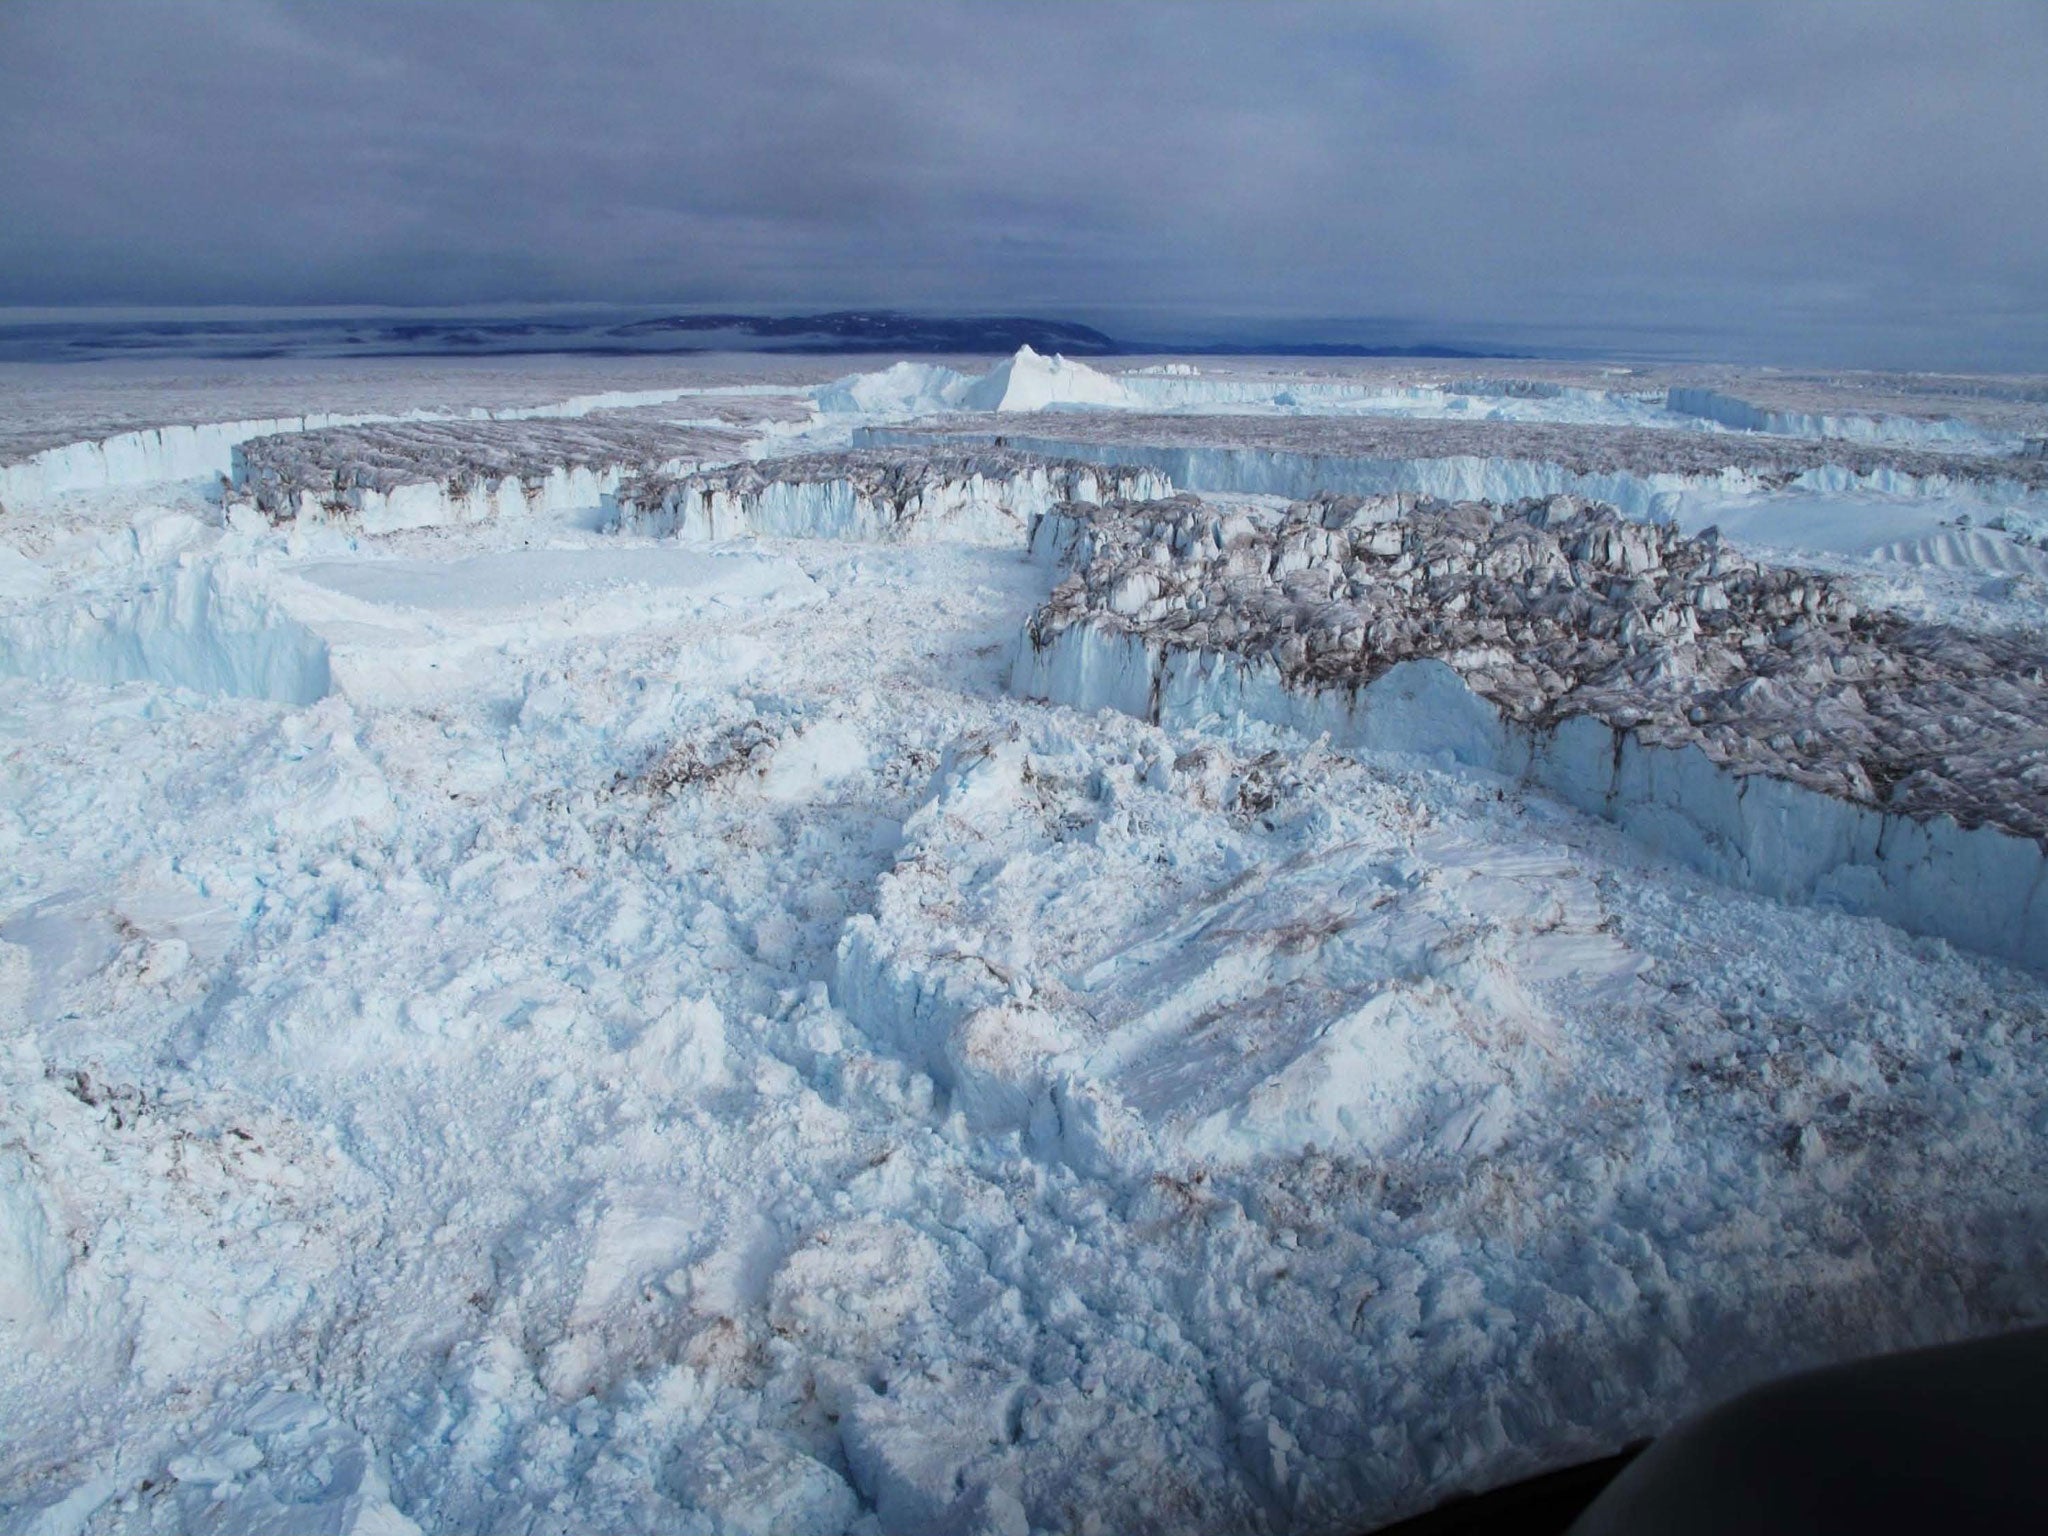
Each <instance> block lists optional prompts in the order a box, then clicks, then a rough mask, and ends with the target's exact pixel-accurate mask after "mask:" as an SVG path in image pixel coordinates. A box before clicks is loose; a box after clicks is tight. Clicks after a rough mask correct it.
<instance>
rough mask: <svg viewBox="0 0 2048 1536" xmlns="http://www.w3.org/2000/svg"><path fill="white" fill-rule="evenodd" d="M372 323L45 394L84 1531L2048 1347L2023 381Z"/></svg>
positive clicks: (904, 1460) (23, 883) (809, 1506)
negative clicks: (259, 360)
mask: <svg viewBox="0 0 2048 1536" xmlns="http://www.w3.org/2000/svg"><path fill="white" fill-rule="evenodd" d="M294 366H295V368H296V369H297V370H299V371H297V372H294V373H293V374H292V375H291V376H290V377H289V378H285V377H283V376H279V377H276V378H273V377H271V376H269V375H265V374H260V373H259V374H245V373H240V372H234V371H218V372H207V371H206V370H203V369H197V368H195V369H194V370H193V371H192V373H191V375H190V377H186V376H184V375H181V376H180V377H179V378H178V379H176V380H171V379H168V378H165V379H158V380H156V381H155V382H151V381H150V380H148V379H143V380H141V381H140V382H137V380H136V379H135V378H131V377H130V376H129V375H128V374H126V373H123V372H120V371H119V370H115V369H113V368H111V367H109V368H107V369H104V370H102V369H101V368H100V367H99V365H74V366H73V367H70V368H67V369H62V370H54V369H52V370H45V371H43V372H40V373H38V372H34V371H33V370H27V371H24V370H15V371H14V372H12V373H9V374H8V375H7V376H6V377H5V378H4V379H0V404H4V405H5V407H6V410H7V412H8V413H9V414H8V417H7V419H6V420H5V421H0V445H6V444H19V445H22V446H21V447H20V448H19V450H18V451H17V450H16V449H15V448H12V447H9V448H6V449H5V452H4V453H0V457H6V458H7V460H8V464H7V468H6V469H5V471H4V473H5V474H6V475H7V476H8V477H9V478H7V479H6V480H5V482H4V484H0V764H4V767H0V1400H4V1401H5V1402H6V1403H7V1405H8V1411H7V1415H6V1420H7V1422H6V1426H5V1428H4V1429H0V1526H4V1527H6V1528H8V1529H16V1528H20V1529H29V1530H38V1531H52V1532H86V1531H91V1532H131V1531H132V1532H138V1533H140V1532H145V1531H160V1530H166V1529H180V1530H182V1529H205V1530H217V1531H223V1532H236V1531H239V1532H257V1531H285V1530H291V1531H298V1530H317V1531H332V1532H354V1533H386V1536H399V1533H403V1532H406V1531H411V1530H434V1529H446V1528H464V1529H467V1528H479V1529H481V1528H491V1529H496V1528H514V1529H535V1528H542V1527H548V1526H552V1525H557V1524H572V1525H577V1526H586V1527H593V1528H608V1529H609V1528H618V1529H631V1528H650V1529H664V1530H677V1531H686V1532H705V1533H712V1532H728V1531H757V1532H764V1533H767V1532H775V1533H782V1532H796V1531H810V1532H820V1533H836V1532H847V1533H857V1536H879V1533H894V1532H908V1533H925V1532H934V1533H936V1532H968V1531H1003V1532H1020V1531H1048V1532H1049V1531H1087V1530H1101V1531H1113V1530H1126V1529H1151V1528H1159V1527H1161V1526H1166V1525H1170V1526H1172V1527H1173V1528H1176V1529H1182V1530H1190V1531H1217V1532H1222V1531H1231V1532H1244V1531H1264V1532H1275V1533H1278V1532H1287V1531H1321V1530H1345V1529H1363V1528H1367V1527H1369V1526H1371V1525H1372V1524H1374V1523H1376V1522H1379V1521H1383V1520H1387V1519H1392V1518H1395V1517H1397V1516H1399V1515H1402V1514H1405V1513H1409V1512H1412V1511H1416V1510H1420V1509H1424V1508H1428V1507H1431V1506H1433V1505H1435V1504H1437V1503H1440V1502H1441V1501H1443V1500H1444V1499H1445V1498H1447V1497H1449V1496H1451V1495H1453V1494H1455V1493H1457V1492H1460V1491H1464V1490H1470V1489H1475V1488H1483V1487H1486V1486H1490V1485H1493V1484H1496V1483H1499V1482H1501V1481H1504V1480H1507V1479H1510V1478H1513V1477H1516V1476H1520V1475H1523V1474H1526V1473H1529V1472H1533V1471H1537V1470H1541V1469H1543V1468H1546V1467H1551V1466H1556V1465H1560V1464H1563V1463H1566V1462H1570V1461H1573V1460H1577V1459H1582V1458H1584V1457H1587V1456H1591V1455H1595V1454H1599V1453H1602V1452H1605V1451H1609V1450H1612V1449H1614V1448H1616V1447H1618V1446H1620V1445H1623V1444H1625V1443H1627V1442H1629V1441H1631V1440H1634V1439H1637V1438H1640V1437H1641V1436H1643V1435H1645V1434H1650V1433H1654V1432H1656V1431H1658V1430H1659V1429H1661V1428H1662V1427H1664V1426H1665V1425H1667V1424H1669V1423H1671V1422H1672V1421H1673V1420H1674V1419H1675V1418H1677V1417H1679V1416H1681V1415H1683V1414H1685V1413H1687V1412H1689V1411H1690V1410H1692V1409H1693V1408H1695V1407H1697V1406H1699V1405H1701V1404H1703V1403H1705V1402H1707V1401H1710V1400H1712V1399H1713V1398H1715V1397H1717V1396H1719V1395H1721V1394H1723V1393H1726V1392H1728V1391H1730V1390H1733V1389H1736V1388H1739V1387H1741V1386H1744V1385H1746V1384H1748V1383H1750V1382H1752V1381H1755V1380H1757V1379H1759V1378H1761V1377H1763V1376H1766V1375H1768V1374H1771V1373H1774V1372H1777V1371H1781V1370H1784V1369H1787V1368H1790V1367H1792V1366H1795V1365H1799V1364H1805V1363H1810V1362H1819V1361H1824V1360H1831V1359H1839V1358H1843V1357H1846V1356H1850V1355H1855V1354H1860V1353H1864V1352H1868V1351H1870V1350H1873V1349H1877V1348H1882V1347H1886V1346H1889V1345H1895V1344H1907V1343H1914V1342H1933V1341H1936V1340H1942V1339H1950V1338H1957V1337H1961V1336H1964V1335H1968V1334H1972V1333H1976V1332H1981V1331H1985V1330H1988V1329H1992V1328H1997V1327H2005V1326H2010V1325H2013V1324H2015V1323H2018V1322H2023V1321H2033V1320H2039V1319H2041V1318H2043V1317H2044V1316H2048V1207H2044V1205H2043V1201H2042V1198H2041V1194H2040V1191H2039V1180H2038V1177H2037V1176H2036V1170H2037V1169H2038V1168H2039V1166H2040V1165H2041V1162H2042V1160H2043V1157H2044V1155H2048V1118H2044V1117H2043V1115H2042V1112H2041V1104H2042V1102H2043V1094H2044V1091H2048V977H2044V976H2043V974H2042V971H2041V967H2040V956H2041V954H2042V953H2043V949H2044V943H2048V941H2044V937H2043V931H2042V926H2041V925H2042V922H2043V905H2042V904H2043V896H2042V888H2041V877H2040V872H2039V867H2040V862H2041V846H2042V845H2041V842H2040V841H2039V835H2038V834H2039V827H2038V826H2037V825H2036V822H2035V820H2034V819H2033V818H2034V816H2035V812H2036V810H2037V809H2038V807H2039V805H2040V803H2041V797H2042V796H2043V795H2044V794H2048V782H2044V781H2043V779H2042V777H2041V768H2040V764H2039V762H2038V760H2037V759H2038V757H2039V753H2040V751H2041V750H2042V747H2043V744H2042V743H2041V742H2040V740H2039V739H2038V733H2037V723H2038V722H2037V716H2036V715H2035V714H2034V713H2032V702H2031V701H2032V700H2033V698H2034V696H2035V695H2036V694H2037V693H2038V691H2039V689H2040V687H2041V686H2042V684H2041V679H2040V677H2039V675H2038V668H2036V669H2035V670H2034V671H2033V672H2031V673H2030V672H2029V670H2028V668H2029V666H2031V665H2032V663H2030V662H2029V661H2028V659H2027V658H2029V657H2031V656H2034V655H2035V654H2037V653H2038V651H2039V650H2040V648H2041V646H2042V643H2043V641H2042V635H2043V632H2044V629H2048V588H2044V586H2043V584H2042V571H2041V568H2040V565H2039V561H2038V558H2037V557H2039V556H2040V554H2041V550H2042V547H2043V545H2042V538H2041V530H2042V528H2044V527H2048V513H2044V512H2043V510H2042V505H2043V488H2044V485H2048V481H2044V479H2043V473H2044V472H2043V470H2042V469H2041V464H2040V461H2038V460H2035V459H2030V458H2029V457H2027V456H2026V455H2025V454H2024V453H2021V452H2013V451H2008V448H2007V447H2006V445H2007V444H2008V443H2010V442H2013V441H2020V442H2024V441H2025V440H2026V439H2027V438H2029V437H2030V436H2038V435H2039V432H2040V423H2039V421H2038V419H2037V418H2038V416H2039V414H2040V412H2039V408H2038V404H2037V403H2036V402H2034V401H2033V399H2032V397H2030V396H2029V394H2028V389H2029V388H2031V386H2027V385H2025V384H2024V383H2023V381H2022V382H2018V383H2016V382H2014V381H1999V380H1979V381H1963V380H1913V379H1909V378H1902V377H1894V376H1886V377H1882V378H1870V379H1862V380H1850V381H1846V382H1844V381H1830V380H1825V379H1806V378H1792V377H1788V376H1779V375H1771V376H1764V375H1744V374H1741V373H1739V372H1736V371H1731V370H1719V369H1702V370H1693V371H1687V370H1678V369H1619V368H1616V369H1605V370H1603V369H1602V368H1600V367H1597V366H1593V365H1582V364H1567V363H1545V362H1541V361H1537V360H1531V361H1528V362H1526V363H1523V362H1517V363H1516V364H1514V365H1513V369H1512V371H1511V372H1509V373H1507V374H1504V375H1503V376H1500V377H1485V378H1479V377H1473V376H1471V373H1470V368H1469V365H1460V367H1459V369H1458V370H1457V371H1453V370H1451V369H1450V368H1447V367H1442V366H1439V365H1435V364H1416V363H1408V362H1388V363H1381V362H1362V363H1356V364H1337V363H1329V362H1324V361H1313V362H1301V361H1293V360H1266V359H1261V360H1256V361H1252V362H1246V361H1241V360H1219V359H1204V360H1203V361H1202V362H1201V363H1200V364H1199V365H1196V364H1193V363H1189V362H1186V361H1184V360H1180V359H1153V360H1142V361H1141V360H1136V359H1131V360H1122V359H1107V360H1097V361H1096V362H1095V363H1093V364H1080V363H1075V362H1072V361H1064V360H1057V359H1051V358H1044V357H1039V356H1037V355H1036V354H1027V353H1020V354H1018V355H1017V356H1015V357H1012V358H1009V359H965V358H963V359H958V360H953V362H952V364H950V365H939V364H928V363H903V364H898V365H896V366H894V367H890V368H882V369H877V370H875V371H873V372H872V373H868V374H862V375H855V376H853V377H851V378H841V379H837V380H835V378H834V374H835V372H836V371H838V370H839V369H843V368H844V366H845V365H844V364H843V363H836V364H835V363H832V362H828V361H824V360H808V361H807V360H753V361H749V362H732V361H730V360H708V361H703V362H699V363H692V364H689V365H688V366H687V367H685V366H684V365H683V364H680V363H677V364H674V365H664V366H665V367H669V366H672V367H673V368H674V370H675V371H674V372H665V373H661V374H659V375H656V374H655V373H653V372H651V371H649V370H648V369H647V368H645V367H642V366H640V365H637V364H636V365H628V364H627V363H623V362H622V363H621V364H620V365H619V366H618V369H617V372H616V376H607V374H606V370H605V368H603V367H599V366H597V365H591V364H578V365H577V366H576V368H575V369H574V370H571V369H569V368H567V367H566V365H556V364H546V365H543V364H540V363H536V364H535V365H534V370H533V373H532V375H531V376H530V377H517V376H514V375H512V374H508V373H507V372H505V365H504V364H502V363H499V364H494V365H493V370H492V371H491V372H490V373H489V374H488V376H486V375H484V374H481V373H480V374H477V375H476V376H473V377H472V376H468V375H458V374H454V373H447V372H440V371H436V370H434V369H433V368H431V367H429V366H427V365H418V366H416V367H413V368H411V369H407V368H401V367H397V366H393V367H390V368H386V369H384V370H381V371H379V370H372V369H365V368H362V367H357V366H353V365H342V364H336V365H334V366H333V369H332V371H331V372H327V373H323V372H321V370H320V368H319V367H317V366H315V365H308V364H303V363H301V364H296V365H294ZM1687 390H1698V391H1706V392H1710V393H1713V394H1715V395H1717V396H1723V397H1726V398H1728V399H1730V400H1734V401H1739V402H1744V403H1746V404H1747V405H1749V406H1751V407H1753V408H1754V409H1756V410H1757V411H1760V412H1766V413H1771V412H1775V413H1779V415H1778V416H1775V417H1771V418H1770V419H1767V420H1765V421H1763V422H1761V423H1759V422H1756V421H1751V420H1748V419H1746V418H1745V419H1741V420H1719V419H1708V418H1707V417H1702V416H1698V415H1693V414H1689V413H1688V411H1687V410H1686V409H1683V408H1681V407H1684V406H1690V405H1695V404H1699V403H1701V402H1699V401H1697V400H1694V399H1692V398H1691V397H1690V396H1687V397H1685V398H1683V399H1680V400H1677V401H1674V396H1673V392H1674V391H1687ZM550 402H552V403H550ZM1716 409H1720V408H1719V407H1716ZM2030 413H2031V414H2030ZM1723 414H1725V415H1731V416H1733V415H1737V414H1739V413H1736V412H1734V411H1733V409H1732V407H1731V408H1729V409H1728V410H1726V411H1725V412H1724V413H1723ZM337 417H346V418H348V420H347V421H346V422H343V421H338V420H336V419H334V418H337ZM1866 420H1867V421H1870V422H1877V423H1882V424H1885V425H1882V427H1881V429H1880V428H1872V429H1868V430H1866V429H1864V428H1862V427H1858V426H1855V425H1854V424H1853V423H1854V422H1856V421H1866ZM1941 420H1946V421H1948V422H1951V423H1955V424H1957V425H1955V426H1953V427H1949V426H1928V425H1925V424H1927V423H1936V422H1938V421H1941ZM1902 423H1903V424H1904V425H1902ZM226 424H240V425H226ZM1845 424H1846V425H1845ZM1966 427H1967V428H1968V429H1969V432H1974V433H1976V434H1977V435H1976V436H1975V437H1972V436H1970V435H1969V432H1966V431H1965V430H1964V429H1965V428H1966ZM245 428H246V429H250V430H247V431H245ZM255 429H260V430H255ZM124 434H134V435H135V438H136V440H135V442H134V443H132V444H124V445H119V446H115V447H112V448H109V447H107V446H106V445H107V444H109V443H110V442H113V441H114V440H115V439H118V438H121V437H122V436H123V435H124ZM144 438H148V439H149V441H148V442H144V441H143V439H144ZM997 439H1001V441H1000V442H998V441H996V440H997ZM67 444H77V445H84V446H76V447H71V446H67ZM238 456H239V467H238V465H237V462H236V460H237V457H238ZM223 477H225V478H226V479H228V480H229V481H230V482H231V483H230V484H228V485H226V486H223V485H222V483H221V481H222V479H223ZM1372 497H1383V498H1385V499H1383V500H1371V499H1365V500H1361V499H1360V498H1372ZM1432 497H1434V498H1440V499H1441V503H1442V504H1439V503H1438V502H1434V501H1431V500H1430V498H1432ZM1561 497H1564V498H1576V499H1574V500H1569V501H1560V500H1558V498H1561ZM1459 503H1463V504H1464V505H1458V504H1459ZM1709 523H1716V524H1718V525H1719V537H1718V539H1715V540H1706V539H1702V538H1701V537H1700V535H1702V533H1703V531H1704V529H1705V527H1706V525H1707V524H1709ZM1034 529H1035V530H1036V534H1035V536H1034V532H1033V530H1034ZM1205 540H1206V543H1205V542H1204V541H1205ZM1460 541H1462V542H1460ZM1465 544H1469V545H1470V546H1471V547H1470V548H1469V549H1466V548H1464V547H1463V545H1465ZM1454 545H1455V546H1456V547H1454ZM1340 546H1341V548H1340ZM1510 546H1512V549H1513V550H1519V551H1520V552H1521V554H1520V555H1519V556H1516V557H1514V558H1510V553H1511V551H1510ZM1404 560H1405V561H1407V562H1408V564H1407V565H1406V566H1405V567H1403V568H1402V569H1401V570H1399V571H1396V570H1395V567H1396V566H1400V565H1401V564H1402V562H1403V561H1404ZM1717 562H1718V563H1717ZM1198 573H1199V579H1197V576H1198ZM1539 573H1540V574H1541V581H1539V580H1538V575H1539ZM1411 575H1412V576H1413V577H1414V579H1413V580H1412V581H1408V586H1407V587H1406V588H1405V589H1404V588H1402V587H1401V586H1399V585H1398V584H1399V583H1401V582H1402V581H1404V580H1407V579H1408V578H1409V577H1410V576H1411ZM1565 577H1569V587H1568V588H1567V587H1566V585H1565V584H1564V581H1563V578H1565ZM1716 587H1717V588H1718V590H1712V591H1710V590H1709V589H1710V588H1716ZM1553 588H1555V592H1553ZM1559 593H1561V594H1563V595H1562V596H1557V595H1556V594H1559ZM1553 597H1555V601H1553ZM1197 600H1199V606H1197ZM1724 603H1725V605H1726V606H1725V607H1724V606H1722V605H1723V604H1724ZM1545 604H1550V605H1551V606H1549V607H1546V606H1545ZM1454 605H1455V606H1454ZM1553 610H1554V611H1553ZM1197 620H1199V623H1198V622H1197ZM1226 620H1227V621H1228V624H1227V625H1226V624H1225V623H1224V621H1226ZM1545 626H1548V627H1545ZM1354 631H1355V632H1354ZM1716 647H1719V649H1716ZM1724 653H1725V654H1724ZM1973 658H1974V659H1973ZM1567 673H1569V674H1570V677H1569V682H1570V684H1571V686H1569V687H1564V686H1561V685H1562V684H1563V683H1565V682H1566V681H1567V678H1566V674H1567ZM1746 690H1747V691H1746ZM1852 693H1853V694H1854V699H1853V700H1852V698H1851V697H1850V695H1851V694H1852ZM1852 705H1853V706H1854V707H1852ZM1695 709H1697V710H1698V711H1699V715H1700V718H1699V719H1697V720H1695V719H1694V718H1693V711H1694V710H1695ZM1802 732H1805V733H1807V735H1806V736H1805V737H1802V734H1801V733H1802ZM1781 738H1782V739H1781ZM1916 751H1917V752H1919V753H1920V756H1919V757H1918V758H1915V757H1914V756H1913V753H1914V752H1916ZM1900 767H1903V768H1905V769H1906V770H1907V771H1905V772H1903V773H1898V772H1895V771H1894V769H1897V768H1900ZM1964 823H1969V825H1968V826H1967V827H1966V826H1965V825H1964Z"/></svg>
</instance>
